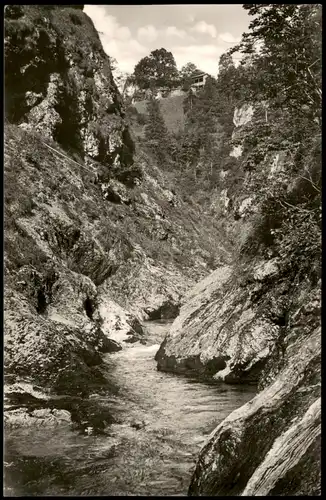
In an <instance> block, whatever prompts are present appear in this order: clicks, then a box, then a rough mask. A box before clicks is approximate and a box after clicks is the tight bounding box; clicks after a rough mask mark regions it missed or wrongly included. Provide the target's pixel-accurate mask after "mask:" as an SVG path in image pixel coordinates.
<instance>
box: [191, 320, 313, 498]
mask: <svg viewBox="0 0 326 500" xmlns="http://www.w3.org/2000/svg"><path fill="white" fill-rule="evenodd" d="M320 343H321V331H320V328H318V327H317V328H316V329H315V330H313V331H312V332H311V334H310V335H308V336H306V335H305V334H303V335H300V334H299V335H298V338H297V339H296V340H295V341H294V342H293V343H291V344H289V345H288V348H287V349H286V351H285V358H286V359H285V360H284V367H283V368H282V369H281V370H280V372H279V373H278V374H277V376H276V377H275V379H274V381H273V382H272V383H271V384H269V385H267V387H266V388H265V389H264V390H263V391H262V392H260V393H259V394H258V395H257V396H256V397H255V398H254V399H252V400H251V401H249V403H247V404H246V405H244V406H242V407H241V408H239V409H238V410H236V411H234V412H233V413H231V415H229V417H227V418H226V419H225V420H224V421H223V422H222V423H221V424H220V425H219V426H218V427H217V428H216V429H215V430H214V432H213V433H212V435H211V436H210V437H209V439H208V443H207V444H206V445H205V446H204V447H203V448H202V450H201V453H200V456H199V459H198V462H197V467H196V471H195V473H194V476H193V479H192V482H191V485H190V488H189V495H190V496H199V495H208V496H224V495H225V496H239V495H240V496H256V495H259V496H270V495H276V496H277V495H287V496H288V495H289V496H291V495H309V496H310V495H312V496H315V495H320V474H321V470H320V434H321V420H320V419H321V410H320V361H321V351H320ZM253 443H254V446H253Z"/></svg>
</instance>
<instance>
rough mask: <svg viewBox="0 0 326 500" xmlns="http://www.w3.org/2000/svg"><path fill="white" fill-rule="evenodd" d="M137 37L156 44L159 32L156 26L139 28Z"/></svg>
mask: <svg viewBox="0 0 326 500" xmlns="http://www.w3.org/2000/svg"><path fill="white" fill-rule="evenodd" d="M137 36H138V38H139V39H140V40H143V41H144V42H155V40H157V38H158V31H157V29H156V28H155V26H153V25H151V24H148V25H147V26H142V27H141V28H138V31H137Z"/></svg>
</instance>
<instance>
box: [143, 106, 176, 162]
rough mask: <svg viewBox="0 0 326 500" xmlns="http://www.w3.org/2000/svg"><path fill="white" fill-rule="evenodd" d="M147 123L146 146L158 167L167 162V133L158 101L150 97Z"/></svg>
mask: <svg viewBox="0 0 326 500" xmlns="http://www.w3.org/2000/svg"><path fill="white" fill-rule="evenodd" d="M147 112H148V123H147V125H146V126H145V138H146V141H147V146H148V147H149V149H150V150H151V152H152V154H153V155H154V157H155V159H156V161H157V163H158V165H159V166H162V167H164V166H165V165H166V163H168V162H169V156H170V155H169V152H170V151H169V133H168V130H167V128H166V125H165V123H164V119H163V116H162V113H161V108H160V103H159V100H158V99H155V98H154V97H151V98H150V99H149V101H148V103H147Z"/></svg>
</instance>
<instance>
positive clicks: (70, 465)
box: [5, 321, 255, 496]
mask: <svg viewBox="0 0 326 500" xmlns="http://www.w3.org/2000/svg"><path fill="white" fill-rule="evenodd" d="M145 327H146V331H147V339H146V342H147V343H146V345H141V344H139V343H136V344H133V345H128V346H127V347H126V348H124V350H122V351H120V352H117V353H114V354H109V355H106V357H105V366H104V369H105V371H106V373H107V377H108V379H109V380H110V381H111V382H112V383H113V384H114V385H115V386H116V387H118V391H117V392H116V393H115V394H114V395H112V393H110V394H94V395H92V397H91V398H90V401H93V402H94V401H96V402H97V403H98V404H102V405H104V406H105V405H106V407H109V409H110V413H111V415H112V416H113V419H114V422H115V423H113V424H111V425H109V426H108V427H107V429H106V433H105V434H102V435H92V434H91V435H87V434H85V433H81V432H78V431H76V430H72V429H71V428H70V427H69V426H66V427H65V426H58V427H56V428H52V429H48V428H45V427H43V428H42V427H38V428H34V427H33V428H31V427H30V428H28V429H17V430H13V431H10V434H8V435H7V436H6V456H5V459H6V462H7V467H6V480H5V484H6V487H7V491H6V496H39V495H97V496H100V495H104V496H121V495H148V496H149V495H154V496H155V495H157V496H160V495H161V496H165V495H174V496H185V495H187V489H188V485H189V482H190V477H191V474H192V472H193V470H194V466H195V460H196V457H197V456H198V452H199V450H200V448H201V446H202V445H203V443H204V442H205V440H206V439H207V437H208V435H209V434H210V433H211V432H212V430H213V429H214V428H215V427H216V425H217V424H218V423H219V422H221V421H222V420H223V419H224V418H225V417H226V416H227V415H228V414H229V413H230V412H232V410H234V409H235V408H238V407H239V406H241V405H242V404H244V403H245V402H247V401H248V400H249V399H251V398H252V397H253V396H254V394H255V388H254V387H252V386H240V385H238V386H230V385H226V384H208V383H203V382H198V381H196V380H191V379H189V378H185V377H182V376H178V375H174V374H168V373H163V372H159V371H157V369H156V362H155V360H154V356H155V353H156V351H157V350H158V348H159V343H160V342H161V341H162V340H163V337H164V335H165V333H166V331H167V329H168V324H166V323H164V322H159V321H156V322H154V321H153V322H147V323H146V325H145Z"/></svg>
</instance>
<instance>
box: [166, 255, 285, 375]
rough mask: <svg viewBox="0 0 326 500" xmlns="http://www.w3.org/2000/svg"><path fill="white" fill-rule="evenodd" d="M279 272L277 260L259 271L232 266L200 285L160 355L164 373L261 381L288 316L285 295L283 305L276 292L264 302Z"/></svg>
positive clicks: (190, 294) (257, 269)
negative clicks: (271, 307) (268, 305)
mask: <svg viewBox="0 0 326 500" xmlns="http://www.w3.org/2000/svg"><path fill="white" fill-rule="evenodd" d="M277 270H278V267H277V262H271V261H267V262H261V263H259V264H257V266H256V267H255V268H254V269H253V270H252V269H249V268H247V269H246V268H245V266H242V268H241V269H240V268H238V269H236V270H233V269H232V268H231V267H230V266H227V267H222V268H219V269H217V270H216V271H214V272H213V273H212V274H210V275H209V276H207V278H205V279H204V280H203V281H202V282H200V283H199V284H197V285H196V286H195V287H194V288H193V289H192V290H191V292H190V293H189V294H188V295H187V296H186V297H185V304H184V305H183V306H182V308H181V311H180V315H179V316H178V318H177V319H176V320H175V321H174V323H173V325H172V327H171V329H170V332H169V334H168V335H167V337H166V338H165V340H164V342H163V344H162V345H161V347H160V350H159V351H158V353H157V354H156V360H157V363H158V369H160V370H167V371H176V372H183V373H192V372H194V373H195V374H197V375H200V376H202V377H209V378H214V379H215V380H223V381H225V382H253V383H255V382H257V377H258V376H259V373H260V371H261V369H262V367H263V365H264V363H265V362H266V360H267V359H268V357H269V355H270V353H271V350H272V348H273V345H274V343H275V340H276V339H277V338H278V336H279V330H280V328H281V327H280V323H281V322H282V315H283V314H284V310H283V307H284V305H283V304H282V297H281V298H279V301H278V302H277V301H276V298H275V297H273V296H272V291H273V290H272V289H271V292H270V293H267V294H266V293H265V295H264V296H263V299H261V298H260V296H261V295H262V294H263V293H264V290H266V289H267V288H268V287H269V286H270V283H271V280H272V279H273V275H275V274H277ZM248 283H250V285H249V286H248ZM273 301H274V309H275V310H274V311H272V310H270V311H269V312H268V313H266V309H265V308H266V304H267V303H268V302H270V304H271V306H272V302H273ZM263 311H264V313H263Z"/></svg>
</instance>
